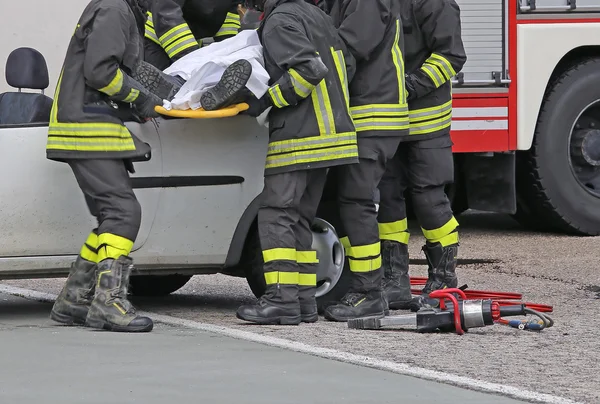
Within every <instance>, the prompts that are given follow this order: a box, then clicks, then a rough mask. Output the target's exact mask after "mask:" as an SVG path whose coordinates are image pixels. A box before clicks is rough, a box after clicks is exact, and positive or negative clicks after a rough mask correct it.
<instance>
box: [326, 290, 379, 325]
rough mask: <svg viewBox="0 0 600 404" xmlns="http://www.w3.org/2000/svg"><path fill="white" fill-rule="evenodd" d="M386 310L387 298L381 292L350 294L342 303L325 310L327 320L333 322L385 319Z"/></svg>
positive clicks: (347, 294)
mask: <svg viewBox="0 0 600 404" xmlns="http://www.w3.org/2000/svg"><path fill="white" fill-rule="evenodd" d="M386 309H387V303H386V301H385V296H384V294H383V292H382V291H380V290H372V291H370V292H348V293H346V296H344V297H343V298H342V300H341V302H340V303H338V304H335V305H331V306H329V307H327V309H325V318H326V319H327V320H331V321H348V320H351V319H353V318H360V317H384V316H385V311H386Z"/></svg>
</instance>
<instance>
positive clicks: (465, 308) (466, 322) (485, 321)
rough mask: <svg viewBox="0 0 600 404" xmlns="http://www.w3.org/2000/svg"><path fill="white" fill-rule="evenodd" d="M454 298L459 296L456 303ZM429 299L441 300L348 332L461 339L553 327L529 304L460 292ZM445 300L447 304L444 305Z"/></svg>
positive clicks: (367, 320)
mask: <svg viewBox="0 0 600 404" xmlns="http://www.w3.org/2000/svg"><path fill="white" fill-rule="evenodd" d="M455 295H458V296H459V299H457V298H456V296H455ZM429 296H430V297H432V298H435V299H440V307H439V308H431V309H421V310H419V311H418V312H416V313H412V314H404V315H398V316H387V317H363V318H357V319H352V320H348V328H353V329H359V330H378V329H381V328H384V327H401V328H407V329H412V330H415V331H417V332H420V333H425V332H434V331H438V330H439V331H445V332H449V331H455V332H456V333H457V334H459V335H462V334H464V333H465V331H467V330H469V329H470V328H478V327H485V326H487V325H493V324H494V323H496V322H497V323H502V324H507V325H510V326H513V327H515V328H519V329H531V330H542V329H544V328H547V327H552V325H554V321H553V320H552V319H551V318H550V317H548V316H547V315H546V314H542V313H541V312H539V311H537V310H534V309H532V308H531V307H528V303H517V302H499V301H494V300H492V299H471V300H467V295H466V294H465V292H464V291H463V290H461V289H454V288H452V289H443V290H435V291H433V292H431V293H430V294H429ZM446 299H448V300H449V301H450V303H448V302H446ZM538 306H539V307H540V308H541V309H542V310H543V311H552V309H551V308H550V309H548V307H549V306H542V305H538ZM526 314H533V315H535V316H537V317H538V318H539V319H540V321H539V322H532V321H529V322H522V321H520V320H511V321H508V320H504V319H503V318H502V317H512V316H522V315H526Z"/></svg>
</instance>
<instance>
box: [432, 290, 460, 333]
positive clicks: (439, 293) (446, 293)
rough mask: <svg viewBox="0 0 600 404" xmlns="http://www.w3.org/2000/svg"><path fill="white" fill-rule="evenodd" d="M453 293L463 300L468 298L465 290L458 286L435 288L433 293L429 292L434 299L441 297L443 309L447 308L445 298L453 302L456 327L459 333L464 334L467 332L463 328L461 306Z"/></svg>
mask: <svg viewBox="0 0 600 404" xmlns="http://www.w3.org/2000/svg"><path fill="white" fill-rule="evenodd" d="M452 293H456V294H457V295H459V296H460V298H461V299H463V300H466V298H467V296H466V295H465V292H463V291H462V290H460V289H456V288H447V289H439V290H434V291H432V292H431V293H429V297H432V298H434V299H440V308H441V309H442V310H446V304H445V303H444V299H448V300H450V301H451V302H452V307H453V312H454V329H455V331H456V333H457V334H458V335H463V334H464V333H465V332H464V331H463V329H462V322H461V321H460V307H459V305H458V300H457V299H456V297H455V296H454V295H453V294H452Z"/></svg>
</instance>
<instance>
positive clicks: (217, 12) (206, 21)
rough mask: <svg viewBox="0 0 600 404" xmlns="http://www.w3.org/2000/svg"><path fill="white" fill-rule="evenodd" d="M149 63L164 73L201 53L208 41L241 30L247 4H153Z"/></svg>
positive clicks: (205, 0)
mask: <svg viewBox="0 0 600 404" xmlns="http://www.w3.org/2000/svg"><path fill="white" fill-rule="evenodd" d="M149 1H150V2H151V3H150V11H149V12H148V20H147V21H146V34H145V37H146V39H145V52H146V54H145V60H146V61H147V62H148V63H150V64H152V65H154V66H155V67H157V68H158V69H160V70H165V69H166V68H167V67H169V66H170V65H171V64H172V63H173V62H175V61H176V60H178V59H181V58H182V57H184V56H185V55H187V54H189V53H191V52H193V51H195V50H198V49H200V47H201V46H202V40H203V39H204V38H214V40H215V41H217V42H218V41H222V40H224V39H227V38H231V37H233V36H235V35H237V33H238V32H239V30H240V15H239V13H238V6H239V5H240V4H242V3H243V0H149Z"/></svg>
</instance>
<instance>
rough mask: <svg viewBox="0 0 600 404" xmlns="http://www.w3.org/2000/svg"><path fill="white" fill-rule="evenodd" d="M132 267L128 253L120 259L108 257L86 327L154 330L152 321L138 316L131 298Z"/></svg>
mask: <svg viewBox="0 0 600 404" xmlns="http://www.w3.org/2000/svg"><path fill="white" fill-rule="evenodd" d="M132 268H133V261H132V259H131V258H128V257H124V256H121V257H120V258H119V259H118V260H114V259H110V258H108V259H105V260H103V261H101V262H100V263H99V264H98V269H97V274H96V279H97V284H96V294H95V296H94V300H93V301H92V305H91V307H90V310H89V311H88V315H87V319H86V321H85V325H86V326H88V327H92V328H98V329H104V330H108V331H118V332H148V331H152V328H153V327H154V323H153V322H152V320H151V319H149V318H148V317H142V316H138V315H137V314H136V310H135V308H134V307H133V305H132V304H131V303H130V302H129V300H127V287H128V286H129V275H130V273H131V269H132Z"/></svg>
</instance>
